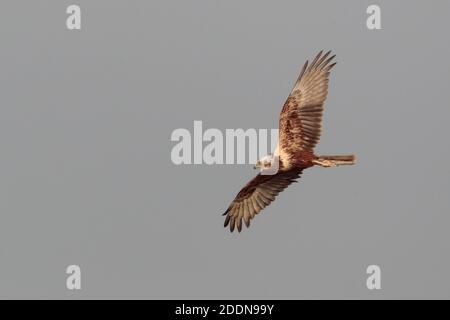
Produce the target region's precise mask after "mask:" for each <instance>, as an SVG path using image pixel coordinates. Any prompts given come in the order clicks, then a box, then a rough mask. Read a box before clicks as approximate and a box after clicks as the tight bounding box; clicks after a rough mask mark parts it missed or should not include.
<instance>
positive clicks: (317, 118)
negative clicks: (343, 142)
mask: <svg viewBox="0 0 450 320" xmlns="http://www.w3.org/2000/svg"><path fill="white" fill-rule="evenodd" d="M330 53H331V51H328V52H327V53H325V54H323V51H321V52H319V54H317V56H316V57H315V58H314V60H313V61H312V63H311V64H310V65H309V64H308V61H306V63H305V64H304V66H303V68H302V70H301V72H300V75H299V77H298V79H297V81H296V82H295V85H294V87H293V88H292V91H291V93H290V94H289V97H288V98H287V100H286V102H285V103H284V106H283V108H282V110H281V114H280V119H279V139H278V145H277V147H276V148H275V152H274V153H273V154H270V155H267V156H264V157H262V158H261V159H260V160H258V161H257V163H256V165H255V168H259V169H260V170H261V171H260V173H259V174H258V175H257V176H256V177H254V178H253V179H252V180H250V181H249V182H248V183H247V184H246V185H245V186H244V187H243V188H242V189H241V191H239V193H238V194H237V195H236V197H235V199H234V200H233V201H232V202H231V204H230V206H229V207H228V208H227V210H226V211H225V213H224V214H223V215H226V217H225V223H224V227H227V226H229V227H230V231H231V232H233V231H234V229H235V227H236V228H237V230H238V231H239V232H240V231H241V230H242V221H244V223H245V225H246V226H247V227H249V226H250V220H251V219H253V218H254V217H255V215H257V214H258V213H259V212H260V211H261V210H263V209H264V208H265V207H267V206H268V205H269V204H270V203H271V202H272V201H274V200H275V197H276V196H277V195H278V194H279V193H280V192H281V191H283V190H284V189H285V188H286V187H287V186H289V185H290V184H291V183H293V182H297V181H296V180H297V179H298V178H299V177H300V174H301V173H302V171H303V170H304V169H306V168H309V167H312V166H316V165H318V166H321V167H335V166H339V165H352V164H354V163H355V156H354V155H340V156H330V155H329V156H317V155H315V153H314V147H315V146H316V144H317V143H318V142H319V138H320V134H321V131H322V114H323V105H324V102H325V99H326V97H327V92H328V78H329V75H330V70H331V68H333V66H334V65H335V64H336V62H334V61H333V59H334V57H335V55H333V56H330ZM274 167H275V168H276V170H275V171H274V172H269V173H265V172H264V170H266V171H269V170H270V169H271V168H274Z"/></svg>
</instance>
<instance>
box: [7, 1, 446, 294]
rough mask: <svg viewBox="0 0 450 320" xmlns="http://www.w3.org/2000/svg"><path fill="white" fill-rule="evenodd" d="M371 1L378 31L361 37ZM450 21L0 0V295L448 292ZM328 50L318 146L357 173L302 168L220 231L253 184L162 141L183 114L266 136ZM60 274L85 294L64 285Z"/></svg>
mask: <svg viewBox="0 0 450 320" xmlns="http://www.w3.org/2000/svg"><path fill="white" fill-rule="evenodd" d="M373 3H376V4H378V5H380V6H381V10H382V28H383V29H382V30H376V31H370V30H368V29H367V28H366V18H367V14H366V8H367V6H368V5H370V4H373ZM70 4H78V5H80V6H81V9H82V30H80V31H69V30H67V28H66V25H65V21H66V17H67V14H66V13H65V11H66V7H67V6H68V5H70ZM449 10H450V3H449V2H448V1H433V2H427V1H405V0H404V1H380V0H378V1H370V2H369V1H356V0H354V1H339V2H338V1H260V0H258V1H257V0H253V1H237V0H233V1H207V0H203V1H199V0H194V1H181V0H179V1H162V0H161V1H137V0H135V1H110V0H108V1H106V0H103V1H100V0H97V1H85V0H77V1H56V0H54V1H18V0H14V1H12V0H11V1H3V2H2V5H1V10H0V41H1V50H0V70H1V72H0V88H1V92H0V93H1V94H0V102H1V107H0V148H1V153H0V155H1V156H0V297H1V298H63V299H66V298H67V299H72V298H73V299H77V298H192V299H196V298H213V299H214V298H236V299H240V298H255V299H257V298H287V299H301V298H344V299H347V298H349V299H350V298H362V299H379V298H450V275H449V270H450V259H449V249H450V234H449V227H450V217H449V214H450V210H449V209H450V200H449V189H450V171H449V163H450V152H449V142H448V139H449V136H450V128H449V126H448V119H449V116H450V112H449V107H450V106H449V97H448V93H449V90H448V89H449V88H448V86H449V82H450V62H449V56H450V45H449V42H448V40H446V39H447V36H448V35H447V31H448V18H449V15H448V12H449ZM320 49H332V50H333V51H334V53H336V54H337V61H338V64H337V66H336V67H335V68H334V69H333V72H332V76H331V82H330V90H329V96H328V100H327V103H326V106H325V108H326V111H325V118H324V133H323V135H322V139H321V142H320V144H319V145H318V148H317V153H322V154H326V153H328V154H335V153H338V154H339V153H344V154H345V153H354V154H356V155H357V156H358V164H357V165H356V166H352V167H340V168H333V169H323V168H313V169H309V170H307V171H305V173H304V174H303V176H302V178H301V180H300V183H298V184H295V185H292V186H291V187H289V188H288V189H287V190H286V191H284V192H283V193H282V194H281V195H280V196H279V197H278V199H277V201H275V202H274V203H273V204H272V205H271V206H269V207H268V208H267V209H266V210H264V211H263V213H262V214H260V215H259V216H258V217H257V218H256V219H255V220H254V221H253V223H252V226H251V228H250V229H248V230H247V229H245V230H244V231H243V232H242V233H241V234H237V233H234V234H230V233H229V232H228V230H225V229H223V227H222V224H223V217H222V216H221V215H220V214H221V213H222V212H223V210H224V209H225V208H226V207H227V206H228V204H229V202H230V201H231V200H232V199H233V197H234V195H235V194H236V192H237V191H239V189H240V188H241V187H242V185H243V184H244V183H245V182H246V181H247V180H248V179H250V178H251V177H253V175H254V174H255V171H253V170H252V168H251V166H250V165H228V166H226V165H222V166H220V165H215V166H207V165H191V166H189V165H182V166H175V165H174V164H173V163H172V162H171V160H170V151H171V149H172V147H173V146H174V145H175V143H173V142H171V141H170V135H171V133H172V131H173V130H174V129H176V128H187V129H189V130H192V126H193V121H194V120H202V121H203V125H204V127H205V128H219V129H225V128H276V127H277V125H278V115H279V112H280V110H281V106H282V103H283V102H284V100H285V98H286V96H287V94H288V93H289V91H290V89H291V86H292V84H293V82H294V80H295V79H296V77H297V75H298V72H299V70H300V68H301V66H302V65H303V63H304V62H305V60H306V59H311V58H313V57H314V55H315V54H316V53H317V52H318V51H319V50H320ZM71 264H77V265H80V267H81V268H82V289H81V290H80V291H69V290H67V289H66V287H65V283H66V277H67V275H66V273H65V269H66V267H67V266H68V265H71ZM371 264H377V265H379V266H380V267H381V271H382V289H381V290H379V291H376V290H375V291H369V290H368V289H367V288H366V278H367V275H366V268H367V266H368V265H371Z"/></svg>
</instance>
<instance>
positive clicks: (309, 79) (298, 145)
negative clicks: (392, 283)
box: [279, 51, 336, 154]
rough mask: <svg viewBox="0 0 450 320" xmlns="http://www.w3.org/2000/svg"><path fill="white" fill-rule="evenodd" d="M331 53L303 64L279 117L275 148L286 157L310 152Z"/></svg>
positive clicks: (317, 134) (316, 139)
mask: <svg viewBox="0 0 450 320" xmlns="http://www.w3.org/2000/svg"><path fill="white" fill-rule="evenodd" d="M330 53H331V51H328V52H327V53H325V54H322V51H321V52H319V54H318V55H317V56H316V58H315V59H314V61H313V62H312V63H311V65H309V66H308V61H306V63H305V65H304V66H303V69H302V71H301V72H300V75H299V77H298V79H297V81H296V83H295V85H294V88H293V89H292V91H291V94H290V95H289V97H288V98H287V100H286V103H285V104H284V106H283V109H282V111H281V114H280V124H279V126H280V137H279V147H280V149H282V150H283V151H284V152H287V153H288V154H295V153H296V152H298V151H301V150H312V149H313V148H314V147H315V146H316V144H317V142H319V139H320V134H321V130H322V113H323V104H324V102H325V99H326V98H327V93H328V77H329V75H330V70H331V68H332V67H333V66H334V65H335V64H336V63H331V62H332V60H333V58H334V57H335V56H334V55H333V56H331V57H329V55H330Z"/></svg>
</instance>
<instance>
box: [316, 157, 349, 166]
mask: <svg viewBox="0 0 450 320" xmlns="http://www.w3.org/2000/svg"><path fill="white" fill-rule="evenodd" d="M355 162H356V157H355V156H354V155H345V156H318V157H317V159H316V160H315V161H314V163H315V164H318V165H320V166H323V167H336V166H345V165H352V164H355Z"/></svg>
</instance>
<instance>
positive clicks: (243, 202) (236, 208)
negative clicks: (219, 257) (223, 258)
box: [224, 169, 302, 232]
mask: <svg viewBox="0 0 450 320" xmlns="http://www.w3.org/2000/svg"><path fill="white" fill-rule="evenodd" d="M301 172H302V170H299V169H292V170H288V171H278V172H277V173H276V174H274V175H261V174H258V175H257V176H256V177H254V178H253V179H252V180H250V181H249V182H248V183H247V184H246V185H245V186H244V187H243V188H242V189H241V191H239V193H238V194H237V195H236V198H235V199H234V200H233V202H231V204H230V206H229V207H228V209H227V210H226V211H225V213H224V215H226V218H225V223H224V227H227V226H228V225H230V231H231V232H233V230H234V228H235V226H236V227H237V229H238V231H239V232H240V231H241V229H242V220H244V223H245V225H246V226H247V227H249V226H250V220H251V219H253V217H254V216H255V215H256V214H258V213H259V212H260V211H261V210H262V209H264V208H265V207H266V206H268V205H269V204H270V203H271V202H272V201H274V200H275V197H276V196H277V195H278V194H279V193H280V192H281V191H283V190H284V189H286V187H287V186H288V185H290V184H291V183H293V182H296V179H297V178H298V177H299V176H300V174H301Z"/></svg>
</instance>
